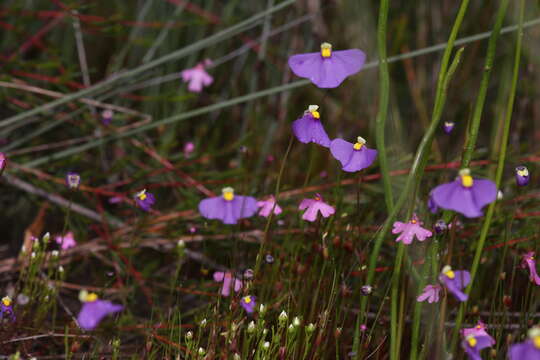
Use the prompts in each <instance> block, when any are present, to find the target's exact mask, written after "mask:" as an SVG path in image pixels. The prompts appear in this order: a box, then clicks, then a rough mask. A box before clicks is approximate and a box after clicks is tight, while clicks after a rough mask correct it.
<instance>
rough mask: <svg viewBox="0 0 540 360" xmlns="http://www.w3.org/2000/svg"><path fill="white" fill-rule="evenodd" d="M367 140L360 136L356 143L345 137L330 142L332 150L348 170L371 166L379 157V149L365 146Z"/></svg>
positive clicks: (334, 155) (352, 170)
mask: <svg viewBox="0 0 540 360" xmlns="http://www.w3.org/2000/svg"><path fill="white" fill-rule="evenodd" d="M365 144H366V140H364V138H362V137H361V136H358V138H357V140H356V143H354V144H352V143H350V142H347V141H345V140H343V139H334V140H332V142H331V143H330V152H331V153H332V156H333V157H335V158H336V159H337V160H339V162H341V165H342V166H343V168H342V170H343V171H347V172H355V171H360V170H362V169H365V168H367V167H368V166H370V165H371V164H372V163H373V161H374V160H375V158H376V157H377V150H373V149H370V148H368V147H367V146H365Z"/></svg>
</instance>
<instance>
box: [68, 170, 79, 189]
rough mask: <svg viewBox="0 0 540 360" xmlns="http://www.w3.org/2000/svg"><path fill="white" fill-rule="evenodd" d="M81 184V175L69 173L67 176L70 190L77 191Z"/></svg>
mask: <svg viewBox="0 0 540 360" xmlns="http://www.w3.org/2000/svg"><path fill="white" fill-rule="evenodd" d="M80 184H81V175H79V174H77V173H75V172H71V171H70V172H68V173H67V174H66V185H67V186H68V188H70V189H77V188H78V187H79V185H80Z"/></svg>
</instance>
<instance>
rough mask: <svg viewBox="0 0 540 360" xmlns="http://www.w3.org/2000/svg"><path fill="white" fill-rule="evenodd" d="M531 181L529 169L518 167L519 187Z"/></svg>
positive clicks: (517, 180)
mask: <svg viewBox="0 0 540 360" xmlns="http://www.w3.org/2000/svg"><path fill="white" fill-rule="evenodd" d="M530 180H531V177H530V174H529V169H527V167H526V166H517V167H516V183H517V184H518V186H525V185H527V184H528V183H529V181H530Z"/></svg>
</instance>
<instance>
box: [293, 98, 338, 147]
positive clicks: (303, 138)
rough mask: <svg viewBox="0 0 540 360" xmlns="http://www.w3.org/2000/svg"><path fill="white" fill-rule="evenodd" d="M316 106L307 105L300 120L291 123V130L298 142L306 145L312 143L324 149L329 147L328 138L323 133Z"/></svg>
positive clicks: (324, 132)
mask: <svg viewBox="0 0 540 360" xmlns="http://www.w3.org/2000/svg"><path fill="white" fill-rule="evenodd" d="M318 109H319V106H318V105H309V107H308V109H307V110H306V111H304V114H303V115H302V117H301V118H299V119H297V120H295V121H294V122H293V123H292V130H293V133H294V135H295V136H296V138H297V139H298V141H300V142H302V143H304V144H307V143H310V142H314V143H315V144H319V145H321V146H324V147H329V146H330V138H329V137H328V135H327V134H326V131H324V127H323V126H322V123H321V120H320V118H321V115H320V114H319V112H318V111H317V110H318Z"/></svg>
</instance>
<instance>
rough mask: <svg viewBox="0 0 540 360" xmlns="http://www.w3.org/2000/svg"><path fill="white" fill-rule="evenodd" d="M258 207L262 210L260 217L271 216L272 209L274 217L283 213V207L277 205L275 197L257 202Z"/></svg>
mask: <svg viewBox="0 0 540 360" xmlns="http://www.w3.org/2000/svg"><path fill="white" fill-rule="evenodd" d="M274 204H275V205H274ZM257 206H258V207H260V208H261V210H260V211H259V215H260V216H264V217H268V216H270V213H271V212H272V209H273V210H274V215H279V214H281V212H282V210H281V207H279V205H278V204H277V203H276V198H275V197H274V195H270V196H269V197H268V198H267V199H266V200H261V201H257Z"/></svg>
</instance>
